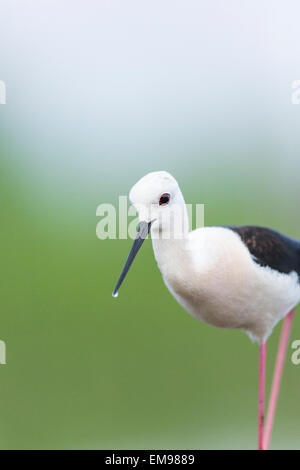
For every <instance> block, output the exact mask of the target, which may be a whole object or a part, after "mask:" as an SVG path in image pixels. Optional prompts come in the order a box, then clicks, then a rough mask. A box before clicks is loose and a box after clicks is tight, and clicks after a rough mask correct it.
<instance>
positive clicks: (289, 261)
mask: <svg viewBox="0 0 300 470" xmlns="http://www.w3.org/2000/svg"><path fill="white" fill-rule="evenodd" d="M225 228H228V229H230V230H232V231H234V232H235V233H237V234H238V235H239V236H240V238H241V239H242V241H243V243H244V244H245V245H246V247H247V248H248V250H249V252H250V253H251V255H252V257H253V259H254V260H255V261H256V262H257V263H258V264H259V265H261V266H268V267H270V268H271V269H274V270H276V271H278V272H280V273H284V274H289V273H291V272H292V271H295V272H296V273H297V274H298V277H299V279H300V242H299V241H298V240H295V239H293V238H290V237H288V236H286V235H283V234H281V233H279V232H276V231H275V230H272V229H269V228H265V227H256V226H242V227H237V226H227V227H225Z"/></svg>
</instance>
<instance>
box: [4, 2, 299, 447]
mask: <svg viewBox="0 0 300 470" xmlns="http://www.w3.org/2000/svg"><path fill="white" fill-rule="evenodd" d="M298 17H299V4H297V2H294V1H288V2H277V1H271V0H270V1H266V2H263V3H261V2H259V1H258V0H255V1H252V2H247V3H243V5H242V4H241V3H240V2H238V1H233V0H230V1H228V2H221V1H216V0H214V1H208V0H205V1H201V2H198V1H188V2H183V1H177V0H176V1H166V0H163V1H161V0H160V1H153V2H146V1H132V0H126V1H125V2H124V1H121V0H118V1H115V0H114V1H111V2H106V1H93V0H87V1H84V2H83V1H82V0H77V1H71V0H64V1H63V2H61V1H58V0H54V1H48V0H41V1H37V0H36V1H29V0H23V1H21V0H4V1H2V2H1V6H0V18H1V19H0V43H1V45H2V46H1V52H0V79H1V80H4V81H5V83H6V88H7V104H6V105H0V120H1V122H0V124H1V126H0V138H1V141H0V155H1V163H0V165H1V167H0V170H1V173H0V195H1V202H2V204H1V233H0V237H1V239H0V242H1V247H2V249H1V265H0V266H1V268H0V272H1V278H0V299H1V315H0V339H1V340H4V341H5V342H6V345H7V365H1V366H0V423H1V425H0V448H2V449H13V448H22V449H30V448H36V449H40V448H58V449H64V448H69V449H78V448H83V449H90V448H93V449H94V448H96V449H100V448H109V449H126V448H144V449H152V448H153V449H164V448H165V449H166V448H174V449H176V448H181V449H195V448H196V449H197V448H200V449H238V448H249V449H252V448H256V421H257V393H258V392H257V376H258V346H257V345H256V344H252V343H251V342H250V341H249V339H248V338H247V336H246V335H245V334H243V333H241V332H238V331H222V330H218V329H214V328H212V327H209V326H207V325H204V324H202V323H200V322H198V321H197V320H195V319H194V318H192V317H191V316H189V315H188V314H187V313H186V312H185V311H184V310H183V309H182V308H181V307H180V306H179V305H178V304H177V303H176V301H175V300H174V299H173V298H172V296H171V295H170V293H169V292H168V291H167V289H166V287H165V286H164V284H163V282H162V279H161V275H160V273H159V271H158V268H157V266H156V263H155V260H154V258H153V253H152V247H151V241H150V240H148V241H147V242H146V243H145V246H144V247H143V250H142V251H141V253H140V254H139V256H138V258H137V260H136V262H135V263H134V266H133V268H132V271H131V272H130V275H129V277H128V279H127V282H126V284H124V286H123V287H122V290H121V291H120V296H119V298H118V299H113V298H112V296H111V292H112V289H113V287H114V284H115V281H116V279H117V277H118V275H119V272H120V269H121V267H122V264H123V262H124V259H125V258H126V256H127V253H128V250H129V247H130V245H131V240H105V241H101V240H99V239H97V237H96V232H95V230H96V224H97V222H98V221H99V218H97V217H96V208H97V206H98V205H99V204H100V203H102V202H108V203H113V204H116V203H117V201H118V196H119V195H124V194H127V193H128V191H129V189H130V187H131V186H132V185H133V184H134V183H135V182H136V181H137V179H139V178H140V177H141V176H143V175H144V174H145V173H147V172H149V171H153V170H161V169H164V170H167V171H169V172H171V173H172V174H173V175H174V176H175V177H176V178H177V180H178V181H179V184H180V186H181V188H182V191H183V193H184V196H185V199H186V202H189V203H196V202H198V203H204V204H205V223H206V225H212V224H215V225H222V224H259V225H265V226H270V227H273V228H275V229H277V230H280V231H283V232H285V233H287V234H289V235H291V236H294V237H298V238H299V239H300V221H299V197H300V187H299V186H300V185H299V182H300V178H299V174H300V159H299V149H300V133H299V124H300V106H296V105H292V104H291V83H292V81H293V80H296V79H299V74H300V69H299V66H300V64H299V57H300V55H299V52H300V50H299V49H300V42H299V25H298V20H297V18H298ZM279 333H280V326H277V327H276V329H275V331H274V334H273V335H272V337H271V339H270V342H269V347H268V387H269V386H270V381H271V376H272V368H273V363H274V359H275V354H276V346H277V341H278V336H279ZM299 338H300V318H299V313H298V316H296V320H295V324H294V327H293V331H292V336H291V340H295V339H299ZM290 356H291V349H290V351H289V358H288V360H287V362H286V369H285V372H284V380H283V384H282V389H281V395H280V400H279V406H278V414H277V417H276V422H275V430H274V434H273V441H272V447H273V448H300V406H299V391H300V366H298V367H297V366H295V365H292V363H291V361H290Z"/></svg>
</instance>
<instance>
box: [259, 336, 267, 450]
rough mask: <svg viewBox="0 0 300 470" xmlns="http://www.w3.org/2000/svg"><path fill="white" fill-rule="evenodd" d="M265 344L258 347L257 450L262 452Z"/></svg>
mask: <svg viewBox="0 0 300 470" xmlns="http://www.w3.org/2000/svg"><path fill="white" fill-rule="evenodd" d="M266 351H267V343H262V344H261V345H260V347H259V392H258V450H264V413H265V376H266Z"/></svg>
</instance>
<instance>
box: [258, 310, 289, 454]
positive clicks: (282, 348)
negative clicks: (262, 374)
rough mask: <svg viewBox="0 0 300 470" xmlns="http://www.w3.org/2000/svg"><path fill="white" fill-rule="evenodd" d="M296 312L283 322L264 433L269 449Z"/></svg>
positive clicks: (264, 443)
mask: <svg viewBox="0 0 300 470" xmlns="http://www.w3.org/2000/svg"><path fill="white" fill-rule="evenodd" d="M294 314H295V310H292V311H291V312H290V313H289V314H288V315H287V316H286V317H285V319H284V322H283V327H282V333H281V338H280V343H279V348H278V354H277V359H276V364H275V370H274V376H273V383H272V388H271V394H270V401H269V407H268V414H267V420H266V429H265V434H264V442H263V445H264V448H265V449H268V447H269V444H270V439H271V433H272V428H273V421H274V416H275V410H276V404H277V398H278V394H279V387H280V381H281V376H282V370H283V364H284V359H285V355H286V350H287V346H288V341H289V336H290V331H291V326H292V322H293V318H294Z"/></svg>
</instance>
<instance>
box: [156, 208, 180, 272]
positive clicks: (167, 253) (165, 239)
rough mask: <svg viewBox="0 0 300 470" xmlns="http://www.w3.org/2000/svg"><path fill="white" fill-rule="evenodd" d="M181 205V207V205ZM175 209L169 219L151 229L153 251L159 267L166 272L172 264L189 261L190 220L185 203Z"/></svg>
mask: <svg viewBox="0 0 300 470" xmlns="http://www.w3.org/2000/svg"><path fill="white" fill-rule="evenodd" d="M180 206H181V207H180ZM180 206H177V207H179V210H175V211H174V212H173V213H172V214H171V217H170V219H169V221H168V223H165V224H164V223H162V224H161V225H160V226H154V227H153V228H152V229H151V237H152V245H153V251H154V255H155V258H156V261H157V263H158V266H159V268H160V269H161V271H162V272H163V274H166V273H167V272H169V271H170V268H171V266H172V265H174V266H175V265H177V264H178V263H180V262H181V261H183V260H184V261H185V262H186V261H187V257H188V256H189V253H188V250H187V243H188V242H187V236H188V233H189V222H188V215H187V210H186V206H185V204H182V205H180Z"/></svg>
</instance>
